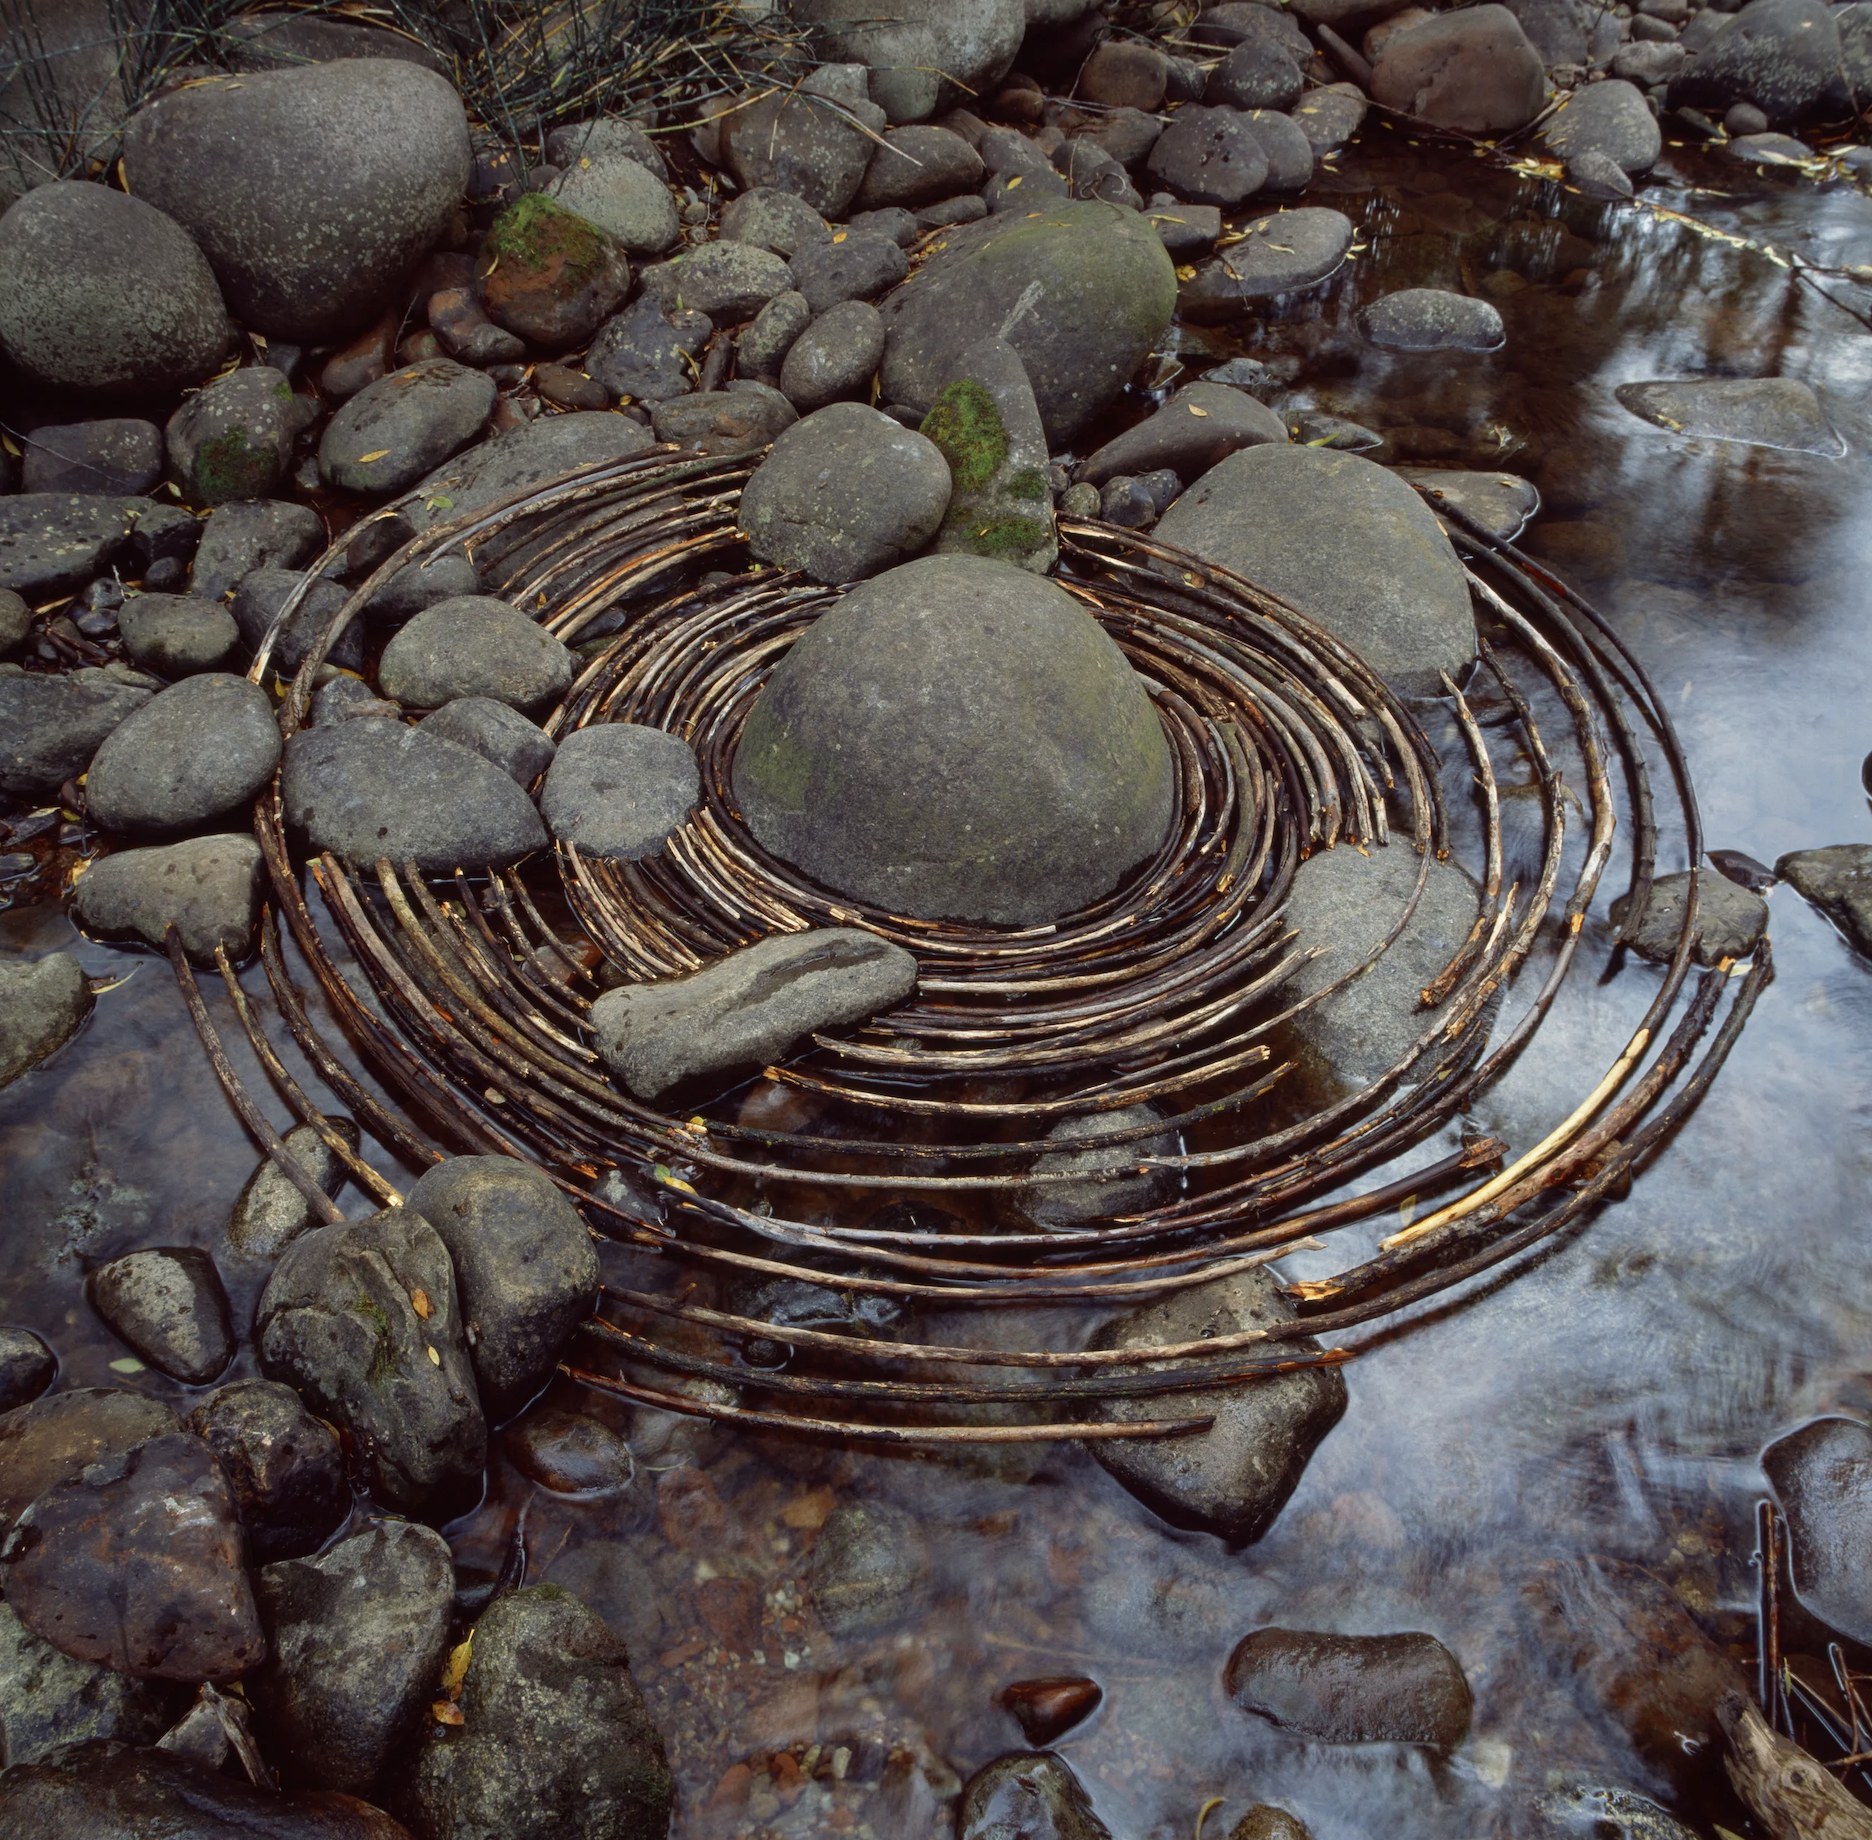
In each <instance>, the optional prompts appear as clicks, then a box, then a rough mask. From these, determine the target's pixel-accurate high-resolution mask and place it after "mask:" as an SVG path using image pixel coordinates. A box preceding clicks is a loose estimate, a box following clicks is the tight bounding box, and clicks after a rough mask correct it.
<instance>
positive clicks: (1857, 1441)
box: [1762, 1418, 1872, 1644]
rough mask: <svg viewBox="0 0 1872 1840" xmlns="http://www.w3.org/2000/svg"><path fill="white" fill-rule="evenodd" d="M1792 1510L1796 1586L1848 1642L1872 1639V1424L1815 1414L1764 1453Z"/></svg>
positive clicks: (1805, 1601) (1791, 1546) (1789, 1513)
mask: <svg viewBox="0 0 1872 1840" xmlns="http://www.w3.org/2000/svg"><path fill="white" fill-rule="evenodd" d="M1762 1468H1763V1469H1764V1470H1765V1471H1766V1472H1767V1475H1768V1480H1769V1482H1770V1483H1771V1484H1772V1485H1773V1488H1774V1492H1775V1496H1776V1498H1777V1499H1778V1500H1779V1502H1780V1504H1781V1509H1782V1512H1783V1513H1784V1514H1785V1515H1786V1516H1787V1527H1788V1535H1789V1541H1788V1547H1789V1551H1790V1553H1791V1554H1792V1559H1793V1570H1794V1590H1795V1594H1796V1595H1797V1596H1798V1597H1799V1598H1800V1601H1801V1602H1802V1603H1803V1604H1804V1605H1805V1606H1806V1607H1807V1608H1808V1609H1809V1610H1811V1611H1812V1612H1813V1614H1814V1615H1815V1616H1817V1617H1818V1618H1819V1619H1820V1621H1821V1622H1823V1623H1825V1624H1826V1626H1827V1627H1828V1628H1829V1629H1832V1630H1834V1631H1836V1632H1837V1633H1838V1634H1840V1635H1842V1636H1844V1637H1845V1638H1846V1639H1847V1640H1848V1641H1849V1642H1858V1643H1861V1644H1863V1643H1865V1642H1867V1641H1868V1640H1872V1426H1868V1425H1867V1424H1865V1423H1864V1422H1863V1421H1861V1420H1859V1419H1856V1418H1817V1419H1815V1420H1814V1421H1813V1423H1812V1424H1809V1425H1803V1426H1801V1428H1800V1429H1799V1430H1798V1431H1791V1432H1789V1433H1788V1434H1787V1436H1785V1437H1781V1438H1777V1439H1776V1440H1775V1441H1774V1442H1773V1443H1772V1444H1770V1445H1769V1446H1768V1448H1767V1449H1766V1450H1765V1451H1763V1452H1762Z"/></svg>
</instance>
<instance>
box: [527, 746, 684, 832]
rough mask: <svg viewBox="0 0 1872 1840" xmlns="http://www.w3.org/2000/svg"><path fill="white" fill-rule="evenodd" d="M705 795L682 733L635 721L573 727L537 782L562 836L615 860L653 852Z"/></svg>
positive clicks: (545, 810) (547, 814) (550, 823)
mask: <svg viewBox="0 0 1872 1840" xmlns="http://www.w3.org/2000/svg"><path fill="white" fill-rule="evenodd" d="M701 799H702V774H701V770H700V769H699V768H698V767H697V765H696V757H695V751H694V750H693V749H692V748H691V747H690V746H689V744H688V742H686V741H684V740H683V739H682V738H681V737H680V736H679V735H672V734H668V733H666V732H665V731H664V730H662V729H660V728H645V727H643V726H642V725H640V724H638V723H635V722H606V723H601V724H598V725H597V726H594V727H590V728H578V729H574V730H573V731H572V733H571V734H569V735H567V736H566V738H565V740H564V741H563V742H562V743H561V744H560V746H559V749H558V752H557V753H556V754H554V756H553V761H552V766H551V768H550V769H549V770H548V772H547V774H546V783H545V785H544V786H542V787H541V788H540V812H541V814H542V815H543V816H544V818H545V820H546V824H547V828H548V829H550V830H551V832H552V834H553V835H554V837H556V838H557V839H558V840H559V841H560V842H561V843H566V844H571V845H573V846H574V847H575V848H576V849H577V850H578V851H579V852H580V854H581V855H585V856H596V857H602V858H606V859H609V860H612V861H618V862H636V861H638V860H640V859H641V858H643V857H645V856H653V855H655V854H656V853H657V851H659V850H661V849H662V848H663V846H664V845H665V844H666V843H668V842H669V840H670V838H671V837H673V836H674V835H675V834H676V833H677V832H678V831H679V830H681V829H682V827H683V825H684V824H685V823H687V821H688V819H689V814H690V813H691V812H693V811H694V810H695V808H696V806H697V805H698V804H699V803H700V802H701Z"/></svg>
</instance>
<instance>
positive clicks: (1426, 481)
mask: <svg viewBox="0 0 1872 1840" xmlns="http://www.w3.org/2000/svg"><path fill="white" fill-rule="evenodd" d="M1396 471H1397V475H1398V477H1399V478H1400V479H1403V480H1407V481H1409V483H1410V484H1411V485H1412V486H1414V487H1417V488H1419V489H1420V490H1422V491H1427V492H1428V493H1429V494H1430V501H1429V502H1430V507H1431V509H1432V510H1435V509H1437V508H1438V506H1439V505H1443V504H1447V505H1453V506H1454V507H1455V508H1456V509H1457V510H1458V511H1460V512H1462V513H1463V514H1464V515H1465V516H1467V517H1471V518H1473V519H1474V520H1475V521H1476V522H1477V523H1478V524H1480V525H1481V526H1482V527H1483V528H1484V529H1485V530H1486V531H1488V533H1489V534H1490V535H1491V536H1495V537H1500V538H1501V539H1502V540H1503V541H1504V542H1507V543H1512V542H1513V541H1514V539H1515V538H1516V537H1518V536H1519V535H1520V534H1521V532H1522V531H1523V530H1525V529H1526V528H1527V525H1528V520H1529V519H1530V518H1532V517H1533V515H1534V514H1535V512H1536V511H1538V510H1539V509H1540V493H1539V492H1537V491H1536V490H1535V489H1534V484H1533V482H1532V481H1531V480H1527V479H1523V478H1522V477H1521V476H1520V474H1518V473H1471V472H1465V471H1463V470H1462V469H1461V468H1457V467H1428V466H1400V467H1398V468H1397V469H1396ZM1447 528H1448V526H1447V525H1446V526H1445V529H1446V530H1447Z"/></svg>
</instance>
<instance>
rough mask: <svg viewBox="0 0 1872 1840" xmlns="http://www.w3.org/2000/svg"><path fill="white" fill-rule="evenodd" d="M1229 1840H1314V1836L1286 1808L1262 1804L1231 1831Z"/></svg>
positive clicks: (1304, 1824)
mask: <svg viewBox="0 0 1872 1840" xmlns="http://www.w3.org/2000/svg"><path fill="white" fill-rule="evenodd" d="M1228 1840H1313V1835H1312V1832H1311V1830H1310V1829H1309V1828H1308V1827H1307V1825H1306V1823H1305V1822H1304V1821H1298V1820H1296V1819H1295V1818H1294V1817H1293V1816H1292V1815H1290V1814H1289V1813H1288V1812H1287V1810H1286V1809H1285V1808H1276V1807H1274V1806H1273V1805H1272V1804H1271V1803H1268V1802H1260V1803H1258V1804H1257V1805H1256V1806H1255V1807H1253V1808H1250V1809H1249V1810H1248V1812H1247V1813H1246V1814H1245V1815H1243V1816H1242V1818H1241V1819H1240V1820H1239V1821H1237V1822H1236V1823H1235V1825H1234V1826H1233V1827H1231V1828H1230V1829H1229V1834H1228Z"/></svg>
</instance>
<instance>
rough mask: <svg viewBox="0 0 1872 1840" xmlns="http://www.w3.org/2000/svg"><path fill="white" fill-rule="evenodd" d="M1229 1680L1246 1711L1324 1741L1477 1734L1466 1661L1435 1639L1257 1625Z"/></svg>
mask: <svg viewBox="0 0 1872 1840" xmlns="http://www.w3.org/2000/svg"><path fill="white" fill-rule="evenodd" d="M1224 1685H1225V1687H1226V1688H1227V1690H1228V1694H1229V1697H1230V1698H1231V1699H1233V1700H1234V1701H1235V1703H1236V1705H1238V1706H1240V1707H1241V1708H1242V1710H1243V1711H1244V1712H1253V1713H1257V1714H1259V1715H1260V1716H1261V1717H1262V1718H1264V1719H1266V1720H1268V1721H1269V1722H1270V1723H1271V1724H1274V1725H1278V1726H1280V1727H1282V1728H1283V1729H1284V1730H1287V1731H1291V1732H1293V1733H1294V1734H1295V1735H1296V1736H1297V1737H1304V1738H1312V1739H1314V1740H1316V1741H1318V1742H1320V1743H1323V1744H1421V1745H1424V1746H1426V1747H1427V1748H1429V1749H1431V1750H1435V1751H1451V1750H1454V1749H1455V1747H1456V1746H1457V1745H1458V1744H1460V1743H1461V1742H1462V1741H1463V1739H1464V1738H1465V1737H1466V1736H1467V1735H1468V1732H1469V1718H1470V1713H1471V1710H1472V1702H1471V1700H1470V1695H1469V1683H1468V1681H1467V1680H1466V1679H1465V1678H1464V1677H1463V1671H1462V1666H1461V1664H1460V1663H1459V1662H1458V1661H1457V1659H1456V1657H1455V1656H1454V1655H1452V1654H1451V1653H1450V1651H1449V1650H1448V1649H1447V1648H1445V1647H1444V1646H1443V1644H1442V1643H1441V1642H1439V1641H1438V1640H1437V1639H1436V1638H1435V1637H1434V1636H1428V1635H1422V1634H1418V1633H1415V1632H1412V1633H1410V1634H1408V1635H1386V1636H1351V1635H1333V1634H1328V1633H1326V1632H1323V1631H1317V1630H1309V1629H1257V1630H1256V1631H1255V1633H1254V1634H1253V1635H1251V1636H1247V1637H1245V1638H1244V1639H1243V1640H1242V1641H1241V1642H1239V1643H1238V1644H1237V1645H1236V1647H1235V1652H1234V1653H1233V1654H1232V1655H1230V1656H1229V1662H1228V1669H1227V1672H1226V1674H1225V1676H1224Z"/></svg>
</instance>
